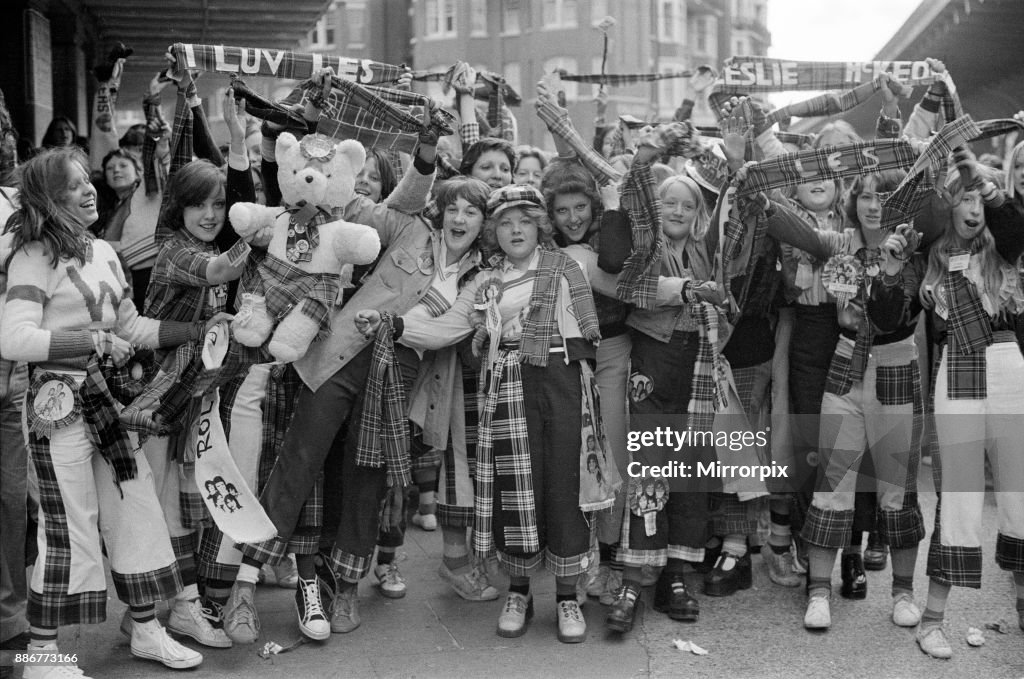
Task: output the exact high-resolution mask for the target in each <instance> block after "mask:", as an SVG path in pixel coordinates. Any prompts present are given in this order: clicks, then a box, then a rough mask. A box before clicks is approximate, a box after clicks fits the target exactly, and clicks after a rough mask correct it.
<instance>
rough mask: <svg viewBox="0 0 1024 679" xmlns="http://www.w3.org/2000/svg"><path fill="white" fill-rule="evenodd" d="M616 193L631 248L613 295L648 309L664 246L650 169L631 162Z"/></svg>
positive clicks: (659, 213)
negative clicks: (626, 221)
mask: <svg viewBox="0 0 1024 679" xmlns="http://www.w3.org/2000/svg"><path fill="white" fill-rule="evenodd" d="M619 193H620V196H619V197H620V201H621V203H622V208H623V209H624V210H625V211H626V212H627V214H629V221H630V225H631V229H632V243H633V245H632V248H631V251H630V253H629V257H627V258H626V261H625V263H624V264H623V266H622V273H621V274H620V275H619V282H618V284H617V285H616V290H615V292H616V294H617V295H618V298H619V299H620V300H622V301H624V302H630V303H631V304H635V305H636V306H638V307H640V308H641V309H652V308H654V300H655V297H656V296H657V290H658V274H659V272H660V269H661V258H662V250H663V248H664V246H665V244H664V237H663V236H662V233H661V201H660V200H659V199H658V193H657V186H656V185H655V183H654V175H653V173H652V172H651V166H650V165H648V164H646V163H633V165H631V166H630V168H629V171H628V172H627V173H626V178H625V180H624V181H623V183H622V188H621V189H620V190H619Z"/></svg>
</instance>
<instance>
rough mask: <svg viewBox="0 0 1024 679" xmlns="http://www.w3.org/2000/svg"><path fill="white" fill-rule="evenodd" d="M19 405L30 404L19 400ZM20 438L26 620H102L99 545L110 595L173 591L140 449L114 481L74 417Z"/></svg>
mask: <svg viewBox="0 0 1024 679" xmlns="http://www.w3.org/2000/svg"><path fill="white" fill-rule="evenodd" d="M72 375H73V376H77V375H81V373H72ZM26 407H31V405H30V404H29V403H28V402H26ZM132 436H133V438H134V435H132ZM28 443H29V456H30V460H31V462H32V465H33V466H34V468H35V471H36V474H37V476H38V478H39V505H40V512H39V531H38V536H37V542H38V545H39V557H38V559H37V560H36V565H35V568H34V569H33V571H32V580H31V582H30V583H29V595H28V620H29V624H31V625H34V626H38V627H58V626H60V625H74V624H82V623H100V622H103V621H104V620H106V606H107V583H106V569H105V567H104V565H103V546H105V547H106V551H107V556H108V558H109V559H110V570H111V573H112V576H113V580H114V586H115V588H116V590H117V595H118V597H119V598H120V599H121V600H122V601H124V602H125V603H127V604H130V605H133V606H144V605H148V604H155V603H156V602H158V601H163V600H165V599H171V598H173V597H174V596H175V595H176V594H177V593H178V592H179V591H181V588H182V582H181V575H180V573H179V570H178V565H177V563H176V562H175V558H174V552H173V550H172V549H171V538H170V536H169V535H168V532H167V525H166V524H165V522H164V517H163V512H162V511H161V508H160V502H159V500H158V499H157V497H156V492H155V489H154V485H153V474H152V472H151V470H150V468H149V463H148V462H147V461H146V456H145V455H144V454H143V453H142V452H141V450H136V452H135V464H136V465H137V474H136V477H135V478H134V479H131V480H127V481H122V482H121V484H120V486H117V485H115V483H114V475H113V473H112V471H111V469H110V466H109V465H108V463H107V462H106V460H104V459H103V457H102V456H101V455H100V454H99V453H98V452H96V451H95V450H94V448H93V445H92V443H91V442H90V441H89V439H88V437H87V435H86V430H85V423H84V421H83V420H82V419H81V418H79V419H77V420H75V421H73V422H71V423H70V424H68V425H67V426H65V427H62V428H61V429H55V430H54V431H53V432H52V434H51V436H50V438H49V439H42V438H38V437H37V436H36V435H35V434H33V433H29V438H28Z"/></svg>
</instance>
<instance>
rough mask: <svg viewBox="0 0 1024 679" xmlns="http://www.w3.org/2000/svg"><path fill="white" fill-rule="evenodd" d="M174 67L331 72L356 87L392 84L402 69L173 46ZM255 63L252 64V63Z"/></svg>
mask: <svg viewBox="0 0 1024 679" xmlns="http://www.w3.org/2000/svg"><path fill="white" fill-rule="evenodd" d="M169 51H170V53H171V54H173V55H174V58H175V59H176V60H177V62H178V64H179V65H181V66H182V67H184V68H188V69H192V70H199V71H219V72H222V73H237V72H238V70H239V68H240V67H241V70H242V72H243V73H252V75H255V76H261V77H266V76H269V77H275V78H286V79H289V80H301V79H303V78H309V77H311V76H312V75H313V73H314V72H316V71H318V70H319V69H320V68H331V69H333V70H334V72H335V73H336V74H337V75H338V77H340V78H344V79H346V80H352V81H356V82H360V83H395V82H397V81H398V78H399V76H401V75H402V73H403V71H404V69H403V68H402V67H401V66H393V65H392V64H385V63H382V62H379V61H371V60H370V59H352V58H349V57H339V56H335V55H333V54H303V53H301V52H291V51H289V50H278V49H260V48H255V47H230V46H227V45H198V44H187V43H180V42H177V43H174V44H173V45H171V47H170V49H169ZM253 62H255V63H253Z"/></svg>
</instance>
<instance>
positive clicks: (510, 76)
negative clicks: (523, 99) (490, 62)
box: [502, 61, 523, 96]
mask: <svg viewBox="0 0 1024 679" xmlns="http://www.w3.org/2000/svg"><path fill="white" fill-rule="evenodd" d="M502 75H503V76H504V77H505V82H506V83H508V86H509V87H511V88H512V89H514V90H515V91H516V92H518V93H519V95H520V96H522V95H523V89H522V88H523V69H522V67H520V66H519V63H518V62H515V61H512V62H509V63H507V64H505V68H503V69H502Z"/></svg>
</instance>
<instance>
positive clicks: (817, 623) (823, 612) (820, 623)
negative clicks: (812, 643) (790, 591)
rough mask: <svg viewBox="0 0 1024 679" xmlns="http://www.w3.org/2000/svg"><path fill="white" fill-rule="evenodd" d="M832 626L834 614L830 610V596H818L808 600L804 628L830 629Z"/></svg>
mask: <svg viewBox="0 0 1024 679" xmlns="http://www.w3.org/2000/svg"><path fill="white" fill-rule="evenodd" d="M831 626H832V612H831V610H830V608H829V603H828V596H823V595H820V594H819V595H816V596H812V597H810V598H809V599H808V600H807V612H806V613H805V614H804V627H806V628H807V629H828V628H829V627H831Z"/></svg>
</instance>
